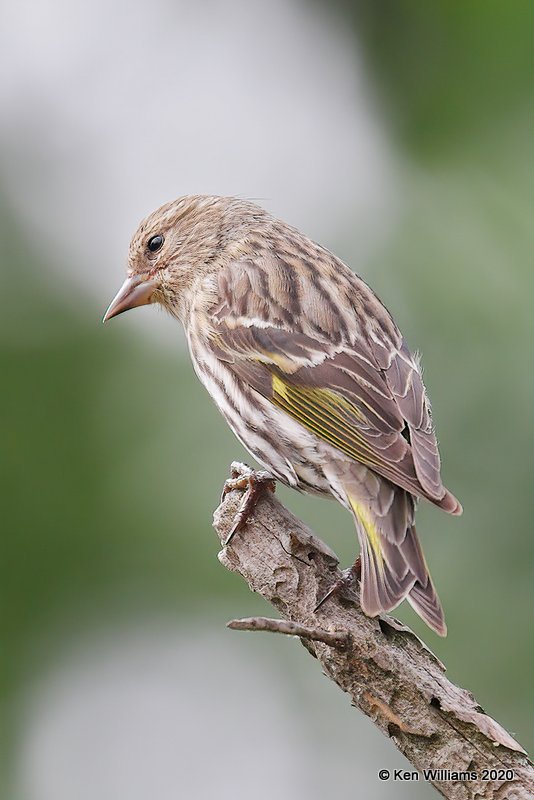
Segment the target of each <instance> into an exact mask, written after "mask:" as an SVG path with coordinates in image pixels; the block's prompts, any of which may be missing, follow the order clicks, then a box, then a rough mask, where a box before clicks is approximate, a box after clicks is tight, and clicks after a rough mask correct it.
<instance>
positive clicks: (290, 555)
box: [214, 464, 534, 800]
mask: <svg viewBox="0 0 534 800" xmlns="http://www.w3.org/2000/svg"><path fill="white" fill-rule="evenodd" d="M247 469H248V468H246V467H244V466H243V465H239V464H233V465H232V475H233V477H234V479H235V478H236V477H239V476H243V475H245V476H246V475H247V474H248V473H247ZM248 472H250V470H249V471H248ZM245 483H246V482H242V487H240V488H239V489H232V490H231V491H229V492H228V493H227V494H226V495H225V497H224V498H223V501H222V502H221V505H220V506H219V508H218V509H217V510H216V511H215V516H214V527H215V529H216V531H217V533H218V535H219V538H220V540H221V542H224V541H225V539H226V537H227V535H228V533H229V531H230V530H231V528H232V525H233V522H234V518H235V515H236V513H237V512H238V511H239V509H240V507H242V503H243V491H244V484H245ZM219 560H220V561H221V563H222V564H224V566H225V567H227V568H228V569H230V570H232V571H233V572H237V573H239V574H240V575H241V576H242V578H244V580H245V581H246V582H247V583H248V585H249V587H250V589H251V590H252V591H254V592H258V593H259V594H261V595H262V597H264V598H265V599H266V600H267V601H269V602H270V603H271V604H272V605H273V606H274V607H275V608H276V609H277V610H278V612H279V613H280V614H281V615H282V617H284V619H285V620H287V621H283V620H268V619H265V618H255V619H252V620H250V619H249V620H235V621H233V622H231V623H230V627H233V628H238V629H245V630H270V631H275V632H278V633H286V634H290V635H297V636H299V637H300V639H301V642H302V643H303V644H304V646H305V647H306V649H307V650H308V651H309V652H310V653H311V654H312V655H313V656H315V657H316V658H317V660H318V661H319V662H320V664H321V667H322V669H323V671H324V672H325V673H326V675H328V676H329V677H330V678H331V680H333V681H334V683H337V685H338V686H339V687H340V689H342V690H343V691H344V692H347V693H348V694H349V695H350V697H351V701H352V705H353V706H355V707H356V708H359V709H360V711H363V713H364V714H366V715H367V716H368V717H370V719H371V720H372V721H373V722H374V723H375V725H377V727H378V728H380V730H381V731H382V732H383V733H385V735H386V736H388V737H389V738H390V739H392V740H393V742H394V743H395V744H396V746H397V747H398V749H399V750H400V751H401V753H403V754H404V755H405V756H406V758H407V759H408V760H409V761H410V762H411V763H412V764H413V766H414V767H415V769H417V770H418V771H419V772H420V773H421V774H423V772H424V771H425V770H442V772H441V773H436V774H434V775H433V776H431V778H430V781H429V782H430V783H432V784H433V785H434V786H435V787H436V789H438V791H439V792H441V794H442V795H443V796H444V797H447V798H450V800H471V799H472V800H475V798H476V799H477V800H530V798H532V797H534V769H533V766H532V763H531V762H530V760H529V759H528V757H527V754H526V753H525V751H524V750H523V748H522V747H521V746H520V745H519V744H518V743H517V742H516V741H515V740H514V739H513V738H512V736H511V735H510V734H509V733H507V732H506V731H505V730H504V728H502V727H501V725H499V723H497V722H496V721H495V720H493V719H492V718H491V717H489V716H488V715H487V714H485V713H484V711H483V710H482V708H481V707H480V706H479V705H478V704H477V702H476V701H475V699H474V697H473V696H472V695H471V694H470V693H469V692H468V691H466V690H465V689H461V688H460V687H458V686H455V685H454V684H453V683H451V682H450V681H449V680H448V679H447V678H446V677H445V667H444V666H443V664H442V663H441V662H440V661H439V660H438V659H437V658H436V656H434V655H433V653H431V651H430V650H429V649H428V648H427V647H426V646H425V645H424V644H423V642H422V641H421V640H420V639H419V638H418V637H417V636H416V635H415V634H414V633H413V632H412V631H411V630H410V629H409V628H407V627H406V626H404V625H402V624H401V623H399V622H398V621H397V620H395V619H393V618H392V617H388V616H383V617H381V618H375V619H369V618H368V617H366V616H365V614H363V612H362V611H361V609H360V607H359V605H358V603H357V602H354V601H347V600H346V599H343V598H340V597H339V596H337V595H336V596H334V597H333V598H332V599H330V600H329V601H328V602H327V603H325V604H324V605H323V606H322V607H321V608H320V609H319V610H318V611H317V613H314V611H313V609H314V608H315V606H316V605H317V602H318V601H319V600H320V599H321V597H322V596H323V595H324V594H325V593H326V591H327V590H328V589H329V588H330V587H331V586H332V584H333V582H334V581H335V580H337V579H338V578H339V576H340V572H339V569H338V559H337V558H336V556H335V554H334V553H333V552H332V551H331V550H330V549H329V548H328V547H327V546H326V545H325V544H324V543H323V542H322V541H321V540H320V539H318V538H316V537H315V536H314V535H313V533H312V532H311V531H310V530H309V529H308V528H307V527H306V526H305V525H304V524H303V523H302V522H301V521H300V520H298V519H297V518H296V517H295V516H293V514H291V512H290V511H288V510H287V509H286V508H285V507H284V506H283V505H282V504H281V503H280V502H279V501H278V500H277V499H276V497H275V496H274V495H273V494H272V492H265V493H264V494H263V495H262V497H261V499H260V500H259V502H258V505H257V507H256V508H255V510H254V516H253V518H252V519H249V521H248V523H247V524H246V527H245V528H244V530H241V531H238V532H237V533H236V534H235V536H233V538H232V540H231V542H230V544H229V545H228V546H226V547H224V548H223V549H222V550H221V552H220V553H219ZM485 770H487V772H484V771H485ZM459 772H464V773H465V772H468V773H473V775H469V776H460V777H458V776H457V775H454V774H452V773H459ZM468 778H469V779H468Z"/></svg>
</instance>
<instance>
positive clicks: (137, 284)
mask: <svg viewBox="0 0 534 800" xmlns="http://www.w3.org/2000/svg"><path fill="white" fill-rule="evenodd" d="M156 286H157V284H156V281H154V280H152V279H150V278H147V277H146V276H145V275H132V276H131V277H130V278H126V280H125V281H124V283H123V284H122V286H121V288H120V289H119V291H118V292H117V294H116V295H115V297H114V298H113V300H112V301H111V304H110V306H109V308H108V310H107V311H106V313H105V314H104V319H103V320H102V322H107V321H108V319H111V318H112V317H116V316H117V315H118V314H122V312H123V311H129V310H130V308H136V307H137V306H146V305H147V304H148V303H150V302H151V300H152V295H153V294H154V290H155V289H156Z"/></svg>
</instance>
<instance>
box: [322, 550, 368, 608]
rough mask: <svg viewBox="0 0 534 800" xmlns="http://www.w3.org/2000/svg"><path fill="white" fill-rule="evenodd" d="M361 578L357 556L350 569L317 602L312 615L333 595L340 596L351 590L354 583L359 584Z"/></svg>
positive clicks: (344, 571)
mask: <svg viewBox="0 0 534 800" xmlns="http://www.w3.org/2000/svg"><path fill="white" fill-rule="evenodd" d="M361 576H362V561H361V558H360V556H358V558H357V559H356V561H355V562H354V564H353V565H352V567H349V568H348V569H344V570H343V572H342V573H341V578H338V580H337V581H336V582H335V583H334V585H333V586H332V588H331V589H329V590H328V591H327V593H326V594H325V596H324V597H323V598H322V599H321V600H319V602H318V603H317V605H316V606H315V608H314V609H313V611H314V613H315V612H316V611H318V610H319V609H320V608H321V606H322V605H323V604H324V603H326V601H327V600H330V598H331V597H333V596H334V595H336V594H340V593H342V592H343V591H344V590H347V589H349V590H351V589H353V586H354V582H355V581H357V582H358V583H359V582H360V579H361Z"/></svg>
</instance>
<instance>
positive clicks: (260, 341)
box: [209, 251, 459, 512]
mask: <svg viewBox="0 0 534 800" xmlns="http://www.w3.org/2000/svg"><path fill="white" fill-rule="evenodd" d="M323 253H325V251H321V254H323ZM328 255H329V256H330V254H328ZM330 258H331V259H334V257H333V256H330ZM333 263H334V269H332V270H330V271H329V272H328V273H327V277H328V281H327V280H325V276H324V275H323V274H321V275H318V274H317V271H316V270H315V271H314V270H312V269H295V268H294V267H292V266H291V265H289V264H288V263H287V262H286V261H284V260H282V259H280V258H278V257H276V256H273V255H267V256H263V257H258V258H256V259H251V260H242V261H239V262H234V263H232V264H230V265H229V266H227V267H226V268H224V269H223V270H221V271H220V273H219V274H218V287H217V292H216V294H217V299H216V300H215V301H214V302H213V304H212V306H211V308H210V309H209V316H210V318H211V322H212V323H213V324H212V326H211V327H212V333H211V334H210V347H211V349H212V350H213V351H214V353H215V354H216V356H217V357H218V358H219V359H221V360H224V361H225V362H227V364H228V365H229V366H230V368H231V369H232V371H233V372H234V373H235V374H236V376H238V377H239V378H240V379H241V380H243V381H245V382H246V383H247V385H249V386H252V387H253V388H254V389H255V390H256V391H257V392H259V393H260V394H261V395H263V397H265V398H267V399H268V400H270V401H271V402H272V403H274V404H275V405H276V406H278V407H279V408H281V409H283V410H284V411H285V412H286V413H287V414H289V415H290V416H291V417H293V418H294V419H295V420H297V421H298V422H300V423H301V424H302V425H304V426H305V427H306V428H308V430H310V431H313V432H314V433H315V434H316V435H317V436H318V437H320V438H321V439H323V440H324V441H326V442H329V443H330V444H331V445H332V446H333V447H335V448H337V449H338V450H340V451H341V452H343V453H345V454H346V455H347V456H348V457H349V458H352V459H354V460H356V461H358V462H360V463H363V464H365V465H366V466H368V467H370V468H371V469H373V470H374V471H375V472H376V473H378V474H379V475H382V476H384V477H385V478H388V479H389V480H391V481H392V482H394V483H395V484H397V485H399V486H401V487H403V488H405V489H407V490H408V491H410V492H412V493H413V494H416V495H423V496H425V497H427V498H428V499H430V500H432V501H433V502H436V503H438V504H439V505H442V506H443V507H444V508H445V509H446V510H449V511H451V512H454V511H455V505H456V504H457V501H455V500H454V498H452V495H450V494H449V493H448V492H447V490H446V489H445V488H444V487H443V484H442V483H441V478H440V460H439V454H438V448H437V444H436V438H435V435H434V431H433V427H432V419H431V414H430V408H429V403H428V400H427V397H426V392H425V389H424V386H423V382H422V380H421V376H420V372H419V365H418V363H417V361H416V360H415V359H414V357H413V356H412V355H411V354H410V353H409V351H408V349H407V348H406V346H405V345H404V343H403V341H402V337H401V335H400V332H399V331H398V329H397V327H396V326H395V324H394V322H393V320H392V319H391V317H390V315H389V313H388V312H387V311H386V309H385V308H384V307H383V306H382V304H381V303H380V301H379V300H378V299H377V298H376V296H375V295H374V294H373V293H372V291H371V290H370V289H369V287H367V286H366V284H365V283H363V281H361V280H360V279H359V278H357V276H355V275H354V274H353V273H351V272H350V271H349V270H348V268H347V267H345V265H343V264H341V262H337V260H336V261H335V262H333ZM301 264H302V253H301V259H300V262H299V266H300V265H301ZM448 498H451V500H450V501H449V500H448ZM458 508H459V507H458Z"/></svg>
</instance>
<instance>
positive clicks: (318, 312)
mask: <svg viewBox="0 0 534 800" xmlns="http://www.w3.org/2000/svg"><path fill="white" fill-rule="evenodd" d="M147 302H157V303H160V304H161V305H162V306H164V307H165V308H166V309H167V310H168V311H170V312H171V314H173V315H174V316H176V317H177V318H178V319H180V320H181V322H182V323H183V325H184V328H185V332H186V335H187V339H188V343H189V348H190V352H191V357H192V360H193V365H194V368H195V371H196V373H197V375H198V377H199V378H200V380H201V381H202V383H204V385H205V386H206V388H207V389H208V391H209V392H210V394H211V396H212V397H213V399H214V401H215V403H216V404H217V406H218V407H219V409H220V410H221V412H222V413H223V415H224V416H225V418H226V420H227V422H228V423H229V425H230V427H231V428H232V430H233V431H234V433H235V434H236V436H237V437H238V438H239V439H240V441H241V442H242V443H243V444H244V446H245V447H246V448H247V449H248V450H249V452H251V453H252V455H253V456H254V457H255V458H256V459H257V460H258V461H259V462H260V463H262V464H263V465H264V466H265V467H266V468H267V469H268V470H269V471H270V472H271V473H272V474H273V475H274V476H275V477H276V478H277V479H278V480H280V481H282V482H283V483H285V484H287V485H289V486H292V487H294V488H296V489H298V490H301V491H305V492H306V491H307V492H314V493H317V494H321V495H326V496H328V495H332V496H333V497H335V498H336V499H337V500H338V501H339V502H340V503H342V504H343V505H344V506H345V507H346V508H348V509H349V510H350V511H351V513H352V514H353V517H354V520H355V523H356V528H357V531H358V536H359V539H360V545H361V564H362V574H361V603H362V608H363V609H364V611H365V612H366V613H367V614H369V615H370V616H374V615H376V614H378V613H380V612H381V611H389V610H391V609H393V608H395V607H396V606H397V605H398V604H399V603H400V602H401V601H402V600H403V599H404V598H405V597H406V598H407V599H408V601H409V602H410V603H411V604H412V606H413V607H414V608H415V610H416V611H417V612H418V613H419V614H420V616H421V617H422V618H423V619H424V620H425V621H426V622H427V624H428V625H430V627H432V628H433V629H434V630H436V631H437V632H438V633H440V634H441V635H444V634H445V632H446V627H445V622H444V618H443V612H442V609H441V605H440V602H439V599H438V597H437V594H436V592H435V589H434V587H433V584H432V581H431V578H430V575H429V572H428V568H427V566H426V563H425V560H424V556H423V554H422V551H421V548H420V545H419V541H418V539H417V535H416V532H415V527H414V514H415V505H416V501H417V499H418V498H419V497H424V498H426V499H427V500H429V501H430V502H432V503H434V504H435V505H437V506H439V507H440V508H442V509H444V510H445V511H447V512H449V513H451V514H459V513H461V506H460V504H459V503H458V501H457V500H456V498H455V497H454V496H453V495H452V494H451V493H450V492H449V491H448V490H447V489H446V488H445V487H444V486H443V484H442V482H441V477H440V459H439V453H438V448H437V443H436V437H435V434H434V429H433V424H432V417H431V412H430V405H429V402H428V398H427V395H426V392H425V388H424V386H423V382H422V379H421V372H420V368H419V364H418V362H417V360H416V359H415V358H414V356H412V355H411V353H410V352H409V350H408V348H407V346H406V344H405V343H404V341H403V338H402V335H401V333H400V332H399V330H398V328H397V326H396V325H395V323H394V321H393V319H392V318H391V316H390V314H389V312H388V311H387V310H386V308H385V307H384V306H383V305H382V303H381V302H380V300H379V299H378V298H377V297H376V295H375V294H374V293H373V292H372V291H371V289H370V288H369V287H368V286H367V285H366V284H365V283H364V281H363V280H362V279H361V278H359V277H358V276H357V275H355V274H354V273H353V272H352V271H351V270H350V269H349V268H348V267H347V266H346V265H345V264H343V263H342V262H341V261H340V260H339V259H338V258H336V256H334V255H333V254H332V253H330V252H329V251H328V250H326V249H325V248H323V247H321V246H319V245H317V244H315V243H314V242H312V241H311V240H310V239H308V238H307V237H306V236H304V235H303V234H301V233H300V232H299V231H297V230H295V229H294V228H292V227H290V226H289V225H286V224H285V223H284V222H281V221H280V220H277V219H275V218H273V217H272V216H271V215H270V214H268V213H267V212H266V211H264V210H263V209H261V208H259V207H258V206H256V205H255V204H253V203H249V202H246V201H243V200H238V199H235V198H227V197H206V196H191V197H183V198H180V199H179V200H176V201H175V202H173V203H168V204H167V205H165V206H163V207H162V208H160V209H159V210H157V211H155V212H154V213H153V214H151V215H150V216H149V217H147V219H146V220H144V222H142V223H141V225H140V226H139V229H138V230H137V232H136V234H135V235H134V237H133V239H132V242H131V245H130V254H129V266H128V278H127V280H126V282H125V284H124V286H123V287H122V289H121V290H120V292H119V294H118V295H117V297H116V298H115V300H114V301H113V303H112V304H111V306H110V308H109V309H108V312H107V314H106V317H105V319H109V318H110V317H112V316H115V315H116V314H118V313H121V312H122V311H125V310H127V309H128V308H131V307H133V306H136V305H141V304H144V303H147Z"/></svg>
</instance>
